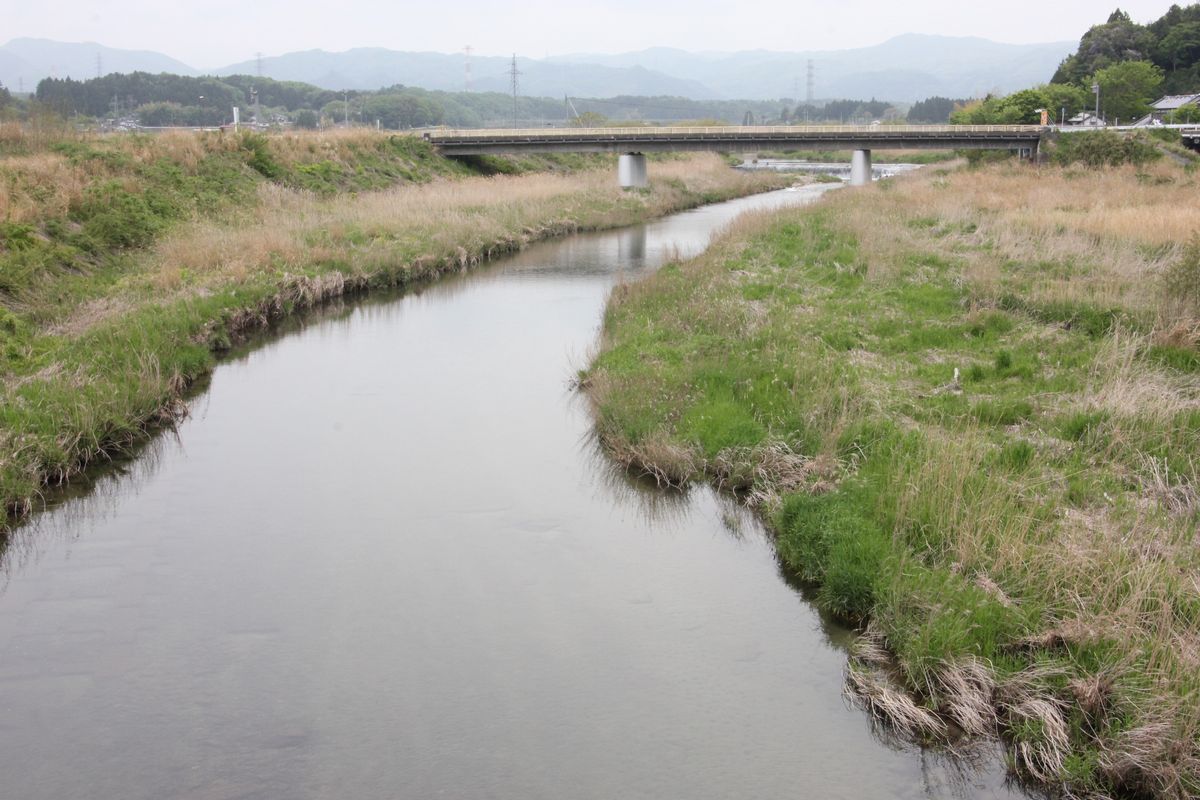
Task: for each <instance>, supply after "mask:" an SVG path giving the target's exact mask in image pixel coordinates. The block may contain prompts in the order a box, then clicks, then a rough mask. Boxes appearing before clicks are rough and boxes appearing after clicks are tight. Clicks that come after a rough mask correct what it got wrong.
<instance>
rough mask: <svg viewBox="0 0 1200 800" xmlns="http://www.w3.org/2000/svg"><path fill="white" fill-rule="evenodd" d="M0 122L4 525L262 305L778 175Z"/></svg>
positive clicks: (127, 426) (134, 429)
mask: <svg viewBox="0 0 1200 800" xmlns="http://www.w3.org/2000/svg"><path fill="white" fill-rule="evenodd" d="M0 134H2V135H0V358H2V359H3V362H2V363H0V374H2V386H0V505H2V506H3V509H4V510H3V514H2V515H0V531H2V530H3V528H4V527H6V526H7V525H9V524H11V523H12V522H13V521H14V520H15V519H18V518H20V517H21V516H23V515H24V514H27V513H28V512H29V511H30V510H31V509H33V508H34V507H35V505H36V502H35V501H36V498H37V497H38V495H39V493H40V492H41V491H42V489H43V487H45V486H46V485H48V484H55V483H61V482H63V481H66V480H68V479H70V478H71V477H72V476H73V475H75V474H77V473H78V472H79V471H80V470H81V469H83V468H84V467H85V466H87V465H88V464H89V463H92V462H94V461H95V460H96V459H98V458H101V457H103V456H104V455H105V454H111V453H113V452H116V451H120V450H121V449H123V448H125V447H127V446H129V445H130V444H132V443H133V442H135V441H136V440H138V439H139V438H140V437H142V436H143V435H145V432H146V431H147V430H148V429H150V428H153V427H154V426H156V425H159V424H164V423H169V422H170V421H171V420H172V419H173V418H175V417H176V416H177V415H178V414H180V413H183V405H182V401H181V397H182V394H183V392H184V390H185V389H186V387H187V386H188V385H189V384H190V383H191V382H192V381H193V380H195V379H196V378H197V377H198V376H200V375H203V374H204V373H205V372H206V371H208V370H209V369H211V367H212V365H213V364H214V358H215V356H216V354H218V353H220V352H222V351H223V350H225V349H227V348H229V347H230V346H231V344H232V343H233V342H234V341H235V340H236V339H237V338H238V337H240V336H242V335H244V334H245V333H246V332H248V331H250V330H252V329H256V328H260V327H262V326H264V325H267V324H269V323H270V322H271V321H272V320H274V319H278V318H280V317H282V316H284V315H287V314H289V313H291V312H293V311H296V310H299V309H302V308H305V307H309V306H312V305H314V304H316V303H319V302H321V301H323V300H325V299H328V298H331V297H335V296H339V295H342V294H344V293H347V292H352V291H363V290H367V289H372V288H384V287H394V286H403V285H406V284H409V283H411V282H413V281H419V280H427V279H429V278H431V277H433V276H436V275H437V274H439V273H440V272H442V271H445V270H449V269H465V268H468V267H470V266H472V265H474V264H476V263H479V262H480V261H485V260H487V259H489V258H491V257H493V256H496V255H498V254H501V253H504V252H508V251H512V250H515V249H518V248H520V247H522V246H524V245H525V244H526V243H528V242H531V241H534V240H537V239H541V238H546V237H549V236H555V235H561V234H564V233H569V232H572V231H576V230H589V229H601V228H609V227H615V226H621V225H628V224H632V223H635V222H639V221H642V220H644V219H648V218H651V217H655V216H659V215H662V214H666V213H670V212H672V211H677V210H681V209H684V208H688V207H692V206H696V205H700V204H702V203H707V202H713V201H716V200H722V199H727V198H730V197H735V196H740V195H744V194H748V193H752V192H756V191H762V190H765V189H767V188H772V187H776V186H779V185H781V184H780V179H779V178H777V177H761V176H746V175H741V174H739V173H737V172H735V171H733V170H731V169H728V168H727V167H726V166H725V165H724V164H723V163H722V162H721V161H720V159H718V158H717V157H715V156H698V157H695V158H687V159H679V160H667V161H663V162H661V163H656V164H655V165H653V168H652V176H651V177H652V186H651V188H650V189H649V190H648V191H645V192H632V193H631V192H622V191H620V190H619V189H618V188H617V187H616V186H615V185H614V184H615V178H614V170H613V165H612V163H611V159H609V158H607V157H603V156H601V157H596V156H572V155H566V156H556V157H537V158H532V157H530V158H514V159H499V158H486V159H471V160H464V161H455V160H451V159H446V158H442V157H440V156H438V155H437V154H436V153H435V152H434V151H433V150H432V149H430V147H429V146H428V145H427V144H426V143H424V142H422V141H421V140H419V139H417V138H414V137H409V136H392V135H386V134H377V133H374V132H364V131H357V132H343V133H312V134H304V135H271V136H264V135H261V134H242V135H228V134H216V133H213V134H178V135H163V136H110V137H81V136H75V135H66V134H55V135H42V134H39V133H37V132H31V131H29V130H23V129H19V128H16V127H15V126H8V127H6V128H5V129H4V130H3V131H0Z"/></svg>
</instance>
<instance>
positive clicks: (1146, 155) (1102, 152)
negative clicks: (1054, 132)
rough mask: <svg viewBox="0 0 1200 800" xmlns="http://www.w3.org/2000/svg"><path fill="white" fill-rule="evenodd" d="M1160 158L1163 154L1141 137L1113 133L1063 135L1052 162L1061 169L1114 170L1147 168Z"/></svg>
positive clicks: (1059, 138)
mask: <svg viewBox="0 0 1200 800" xmlns="http://www.w3.org/2000/svg"><path fill="white" fill-rule="evenodd" d="M1161 157H1162V153H1161V152H1159V150H1158V148H1157V147H1155V146H1154V144H1153V143H1151V142H1150V141H1149V139H1148V138H1147V137H1145V136H1144V135H1142V134H1135V135H1133V136H1122V135H1120V134H1118V133H1114V132H1112V131H1087V132H1077V133H1070V134H1062V135H1060V136H1059V137H1058V142H1057V146H1056V147H1055V149H1054V160H1055V161H1056V162H1057V163H1059V164H1062V165H1064V166H1065V165H1068V164H1083V165H1084V166H1088V167H1093V168H1098V167H1116V166H1120V165H1121V164H1146V163H1148V162H1150V161H1154V160H1156V159H1158V158H1161Z"/></svg>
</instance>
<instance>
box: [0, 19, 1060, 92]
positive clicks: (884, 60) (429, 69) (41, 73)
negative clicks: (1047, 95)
mask: <svg viewBox="0 0 1200 800" xmlns="http://www.w3.org/2000/svg"><path fill="white" fill-rule="evenodd" d="M1075 46H1076V45H1075V43H1074V42H1051V43H1047V44H1031V45H1014V44H1002V43H999V42H993V41H989V40H987V39H980V38H975V37H953V36H929V35H923V34H903V35H900V36H896V37H894V38H892V39H889V40H887V41H886V42H883V43H882V44H879V45H874V46H872V47H860V48H854V49H847V50H824V51H813V52H795V53H788V52H775V51H767V50H747V51H740V52H735V53H693V52H689V51H686V50H677V49H674V48H664V47H658V48H650V49H648V50H640V51H636V52H630V53H620V54H616V55H608V54H595V53H580V54H574V55H562V56H553V57H548V58H544V59H531V58H519V57H518V58H517V59H516V63H517V70H518V73H519V75H518V82H519V91H520V93H521V94H523V95H529V96H538V97H562V96H563V95H571V96H576V97H613V96H618V95H643V96H661V95H670V96H676V97H688V98H692V99H695V100H713V99H722V98H744V99H771V98H782V97H790V98H802V97H804V96H805V94H806V92H807V88H806V86H807V77H806V76H807V68H808V63H809V61H810V60H811V61H812V63H813V68H814V97H815V98H817V99H835V98H862V99H865V98H868V97H875V98H879V99H886V100H890V101H895V102H912V101H915V100H920V99H922V98H925V97H931V96H935V95H941V96H944V97H972V96H978V95H982V94H985V93H987V92H993V93H995V92H999V93H1004V92H1009V91H1013V90H1016V89H1021V88H1025V87H1027V86H1030V85H1033V84H1036V83H1042V82H1045V81H1048V80H1049V79H1050V76H1051V75H1053V73H1054V70H1055V68H1056V67H1057V66H1058V64H1059V62H1060V61H1062V59H1063V58H1064V57H1066V56H1067V55H1069V54H1070V53H1071V52H1072V51H1073V50H1074V49H1075ZM511 65H512V60H511V59H510V58H504V57H497V56H482V57H481V56H476V57H472V59H471V72H472V76H473V78H472V81H471V89H473V90H475V91H501V92H507V91H509V90H510V88H511V83H510V80H511V78H510V70H511ZM260 66H261V70H262V74H263V75H265V76H267V77H270V78H275V79H276V80H291V81H303V82H305V83H311V84H314V85H316V86H320V87H323V88H327V89H358V90H371V89H379V88H382V87H384V86H391V85H395V84H403V85H406V86H416V87H421V88H424V89H443V90H451V91H455V90H462V89H463V88H464V85H465V70H464V57H463V56H462V55H461V54H453V55H447V54H444V53H427V52H404V51H398V50H388V49H385V48H355V49H352V50H347V51H344V52H339V53H331V52H327V51H324V50H308V51H302V52H294V53H286V54H284V55H280V56H271V57H266V58H263V59H262V60H261V62H258V61H245V62H241V63H238V64H230V65H228V66H225V67H219V68H216V69H205V70H200V69H196V68H194V67H191V66H189V65H187V64H184V63H183V62H181V61H178V60H176V59H173V58H171V57H170V56H167V55H164V54H162V53H156V52H152V51H145V50H119V49H115V48H110V47H105V46H103V45H100V44H96V43H94V42H82V43H67V42H56V41H51V40H48V39H30V38H21V39H13V40H12V41H10V42H8V43H7V44H5V45H3V46H0V83H3V84H4V85H5V86H8V87H10V88H11V89H14V90H21V89H24V91H32V90H33V89H34V87H35V86H36V85H37V82H38V81H39V80H41V79H42V78H46V77H59V78H63V77H72V78H76V79H86V78H91V77H95V76H96V75H97V74H107V73H109V72H133V71H143V72H153V73H158V72H170V73H175V74H179V75H201V74H207V75H234V74H256V73H257V71H258V70H259V69H260Z"/></svg>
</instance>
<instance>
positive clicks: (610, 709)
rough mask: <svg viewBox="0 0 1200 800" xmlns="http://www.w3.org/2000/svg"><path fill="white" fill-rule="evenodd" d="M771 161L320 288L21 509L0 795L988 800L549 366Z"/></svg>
mask: <svg viewBox="0 0 1200 800" xmlns="http://www.w3.org/2000/svg"><path fill="white" fill-rule="evenodd" d="M827 188H828V187H826V186H816V187H811V188H808V189H804V190H800V191H790V192H775V193H771V194H767V195H761V196H758V197H753V198H747V199H744V200H739V201H735V202H731V203H725V204H720V205H715V206H710V207H707V208H703V209H699V210H696V211H693V212H689V213H685V214H679V215H676V216H673V217H670V218H667V219H664V220H661V221H658V222H654V223H651V224H648V225H645V226H640V227H636V228H631V229H626V230H621V231H616V232H611V233H603V234H595V235H580V236H574V237H570V238H567V239H563V240H558V241H553V242H547V243H542V244H539V245H536V246H533V247H530V248H528V249H527V250H525V251H524V252H522V253H519V254H517V255H515V256H512V257H510V258H506V259H504V260H503V261H499V262H496V263H495V264H492V265H490V266H487V267H485V268H482V269H479V270H476V271H473V272H471V273H468V274H464V275H458V276H454V277H451V278H448V279H445V280H443V281H441V282H438V283H436V284H433V285H431V286H428V287H426V288H424V289H423V290H420V291H412V292H409V293H408V294H404V295H396V296H390V297H373V298H371V299H369V300H366V301H362V302H358V303H347V304H345V305H344V306H336V307H332V308H330V309H326V310H324V311H323V312H321V313H319V314H314V315H312V317H311V318H310V319H308V320H307V321H306V322H305V324H303V325H295V326H292V327H293V328H294V329H293V330H290V331H288V332H285V333H282V334H277V335H273V336H271V337H269V338H266V339H264V340H262V341H260V342H257V343H256V344H255V345H254V346H253V347H251V348H247V349H246V350H245V351H244V352H241V353H239V354H237V355H236V356H235V357H233V358H231V359H229V360H227V361H225V362H223V363H222V364H221V365H220V366H219V367H218V368H217V369H216V371H215V372H214V374H213V375H212V378H211V381H210V382H209V384H208V385H207V386H206V387H205V389H204V391H203V392H202V393H200V394H199V395H198V396H197V397H196V398H195V399H194V400H193V413H192V415H191V416H190V417H189V418H188V419H186V420H185V421H184V422H182V423H181V424H180V425H179V427H178V430H177V431H176V432H174V433H173V434H165V435H161V436H158V437H156V438H155V439H154V440H153V441H152V442H151V443H150V444H149V445H147V446H146V447H145V448H144V449H143V451H142V452H141V453H140V454H139V455H138V456H137V457H136V458H134V459H131V460H129V461H127V462H124V463H121V464H116V465H113V466H112V467H110V468H108V469H106V470H105V471H104V472H103V473H102V474H100V475H98V476H95V478H94V480H92V481H91V482H90V483H89V484H88V485H86V486H84V487H82V488H81V489H79V490H76V491H74V492H72V493H71V495H70V496H65V497H63V498H61V499H58V500H56V501H55V502H54V503H53V505H52V507H51V508H50V509H49V510H48V511H46V512H45V513H42V514H39V515H37V516H36V517H35V518H34V519H33V520H32V521H31V522H30V523H29V524H26V525H25V526H23V527H21V528H20V529H18V530H17V531H16V532H15V536H14V539H13V541H12V544H11V546H10V547H9V549H8V550H7V552H6V553H5V554H4V556H3V560H2V567H3V573H2V575H0V711H2V713H0V796H2V797H4V798H12V799H13V800H41V799H42V798H46V799H50V798H54V800H67V799H70V800H79V799H82V798H97V799H98V800H100V799H103V800H116V799H117V798H120V800H139V799H141V798H145V799H146V800H151V799H153V800H158V799H159V798H188V799H192V798H204V799H205V800H216V799H217V798H221V799H224V798H263V799H264V800H266V799H267V798H271V799H272V800H274V799H275V798H287V799H292V798H354V799H355V800H368V799H374V798H428V797H435V796H438V797H449V798H485V797H486V798H501V799H503V800H508V799H509V798H512V799H513V800H517V798H520V799H521V800H529V799H530V798H735V797H740V798H768V797H803V798H1007V797H1018V796H1021V795H1019V793H1017V792H1016V790H1012V789H1009V788H1008V787H1006V785H1005V783H1004V777H1003V768H1002V765H1001V762H1000V759H999V758H998V757H997V753H996V752H995V750H993V749H990V748H988V749H985V751H984V752H983V754H982V756H981V757H980V758H979V759H978V760H977V761H972V762H966V761H963V760H960V759H951V758H948V757H945V756H942V755H939V754H937V753H934V752H931V751H923V750H921V749H920V748H916V747H913V746H911V745H906V744H903V743H900V742H896V741H893V740H891V739H889V738H888V737H887V736H886V735H885V734H882V733H880V732H879V731H877V730H875V729H874V726H873V725H872V722H871V720H870V719H869V718H868V717H867V716H866V715H865V714H863V713H862V712H860V711H858V710H856V709H853V708H851V707H849V706H848V705H847V704H846V702H845V701H844V700H843V699H842V697H841V688H842V670H843V667H844V663H845V658H846V655H845V648H846V646H847V645H848V643H849V641H850V639H851V633H850V632H849V631H847V630H845V629H843V628H841V627H839V626H838V625H837V624H835V623H834V622H832V621H830V620H829V619H826V618H824V617H823V616H822V615H821V614H819V613H818V612H817V611H816V610H815V609H814V607H813V606H812V605H811V604H810V603H809V602H807V601H806V600H805V599H804V597H803V596H802V593H801V592H800V591H798V590H797V589H796V588H795V587H793V586H792V585H790V584H789V583H788V581H787V580H786V578H785V577H784V576H782V575H781V573H780V570H779V567H778V565H777V563H776V560H775V556H774V553H773V550H772V547H771V542H770V541H769V538H768V537H767V535H766V534H765V533H764V531H763V530H762V529H761V527H760V526H759V525H758V524H757V523H756V521H755V519H754V518H753V517H752V516H750V515H748V514H747V513H745V512H744V511H743V510H742V509H740V508H739V507H738V506H737V505H735V504H733V503H730V502H729V501H728V500H726V499H724V498H721V497H719V496H716V495H715V494H714V493H713V492H711V491H709V490H706V489H702V488H697V489H694V490H692V491H689V492H687V493H662V492H659V491H657V490H655V489H653V488H650V487H647V486H644V485H641V484H639V483H638V482H636V481H631V480H629V479H628V478H627V477H626V476H624V475H623V474H621V473H620V472H619V471H616V470H614V469H613V468H612V466H611V465H610V464H609V463H608V462H607V461H606V459H605V458H604V456H603V455H602V454H601V453H599V452H598V451H597V449H596V446H595V444H594V442H593V441H592V440H591V438H590V437H589V431H590V426H591V424H590V418H589V413H588V409H587V406H586V402H585V401H584V400H583V399H582V398H580V397H579V396H578V395H577V394H575V393H573V392H572V391H571V389H570V386H569V381H570V378H571V377H572V375H573V372H574V370H575V369H577V368H578V367H581V366H583V365H585V364H586V363H587V360H588V355H589V353H590V352H591V348H593V347H594V343H595V341H596V337H597V333H598V326H599V322H600V318H601V313H602V310H603V306H604V302H605V298H606V296H607V294H608V292H609V289H610V288H611V286H612V285H613V283H614V281H616V280H621V279H627V280H634V279H636V278H638V277H639V276H640V275H643V274H646V273H648V272H649V271H652V270H653V269H655V268H656V267H657V266H658V265H659V264H660V263H661V261H662V259H663V258H664V257H665V256H669V257H674V256H675V255H676V254H679V255H688V254H694V253H696V252H699V251H700V250H701V249H702V248H703V247H704V246H705V245H706V243H707V242H708V241H709V238H710V236H711V235H712V234H713V232H714V231H716V230H718V229H719V228H721V227H722V226H723V225H724V224H726V223H727V222H728V221H730V220H731V219H732V218H733V217H735V216H736V215H737V214H739V213H741V212H743V211H746V210H749V209H758V208H767V207H776V206H781V205H785V204H794V203H800V202H807V201H809V200H812V199H813V198H815V197H817V196H818V195H819V194H820V193H821V192H822V191H824V190H825V189H827Z"/></svg>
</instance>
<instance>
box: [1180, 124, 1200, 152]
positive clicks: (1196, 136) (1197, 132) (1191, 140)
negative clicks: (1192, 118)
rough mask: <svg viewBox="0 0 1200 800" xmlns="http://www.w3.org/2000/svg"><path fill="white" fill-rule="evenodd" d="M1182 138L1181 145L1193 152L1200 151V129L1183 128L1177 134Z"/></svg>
mask: <svg viewBox="0 0 1200 800" xmlns="http://www.w3.org/2000/svg"><path fill="white" fill-rule="evenodd" d="M1179 135H1180V136H1182V137H1183V143H1184V144H1185V145H1187V146H1188V147H1190V148H1192V149H1193V150H1200V127H1196V128H1184V129H1183V130H1181V131H1180V132H1179Z"/></svg>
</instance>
